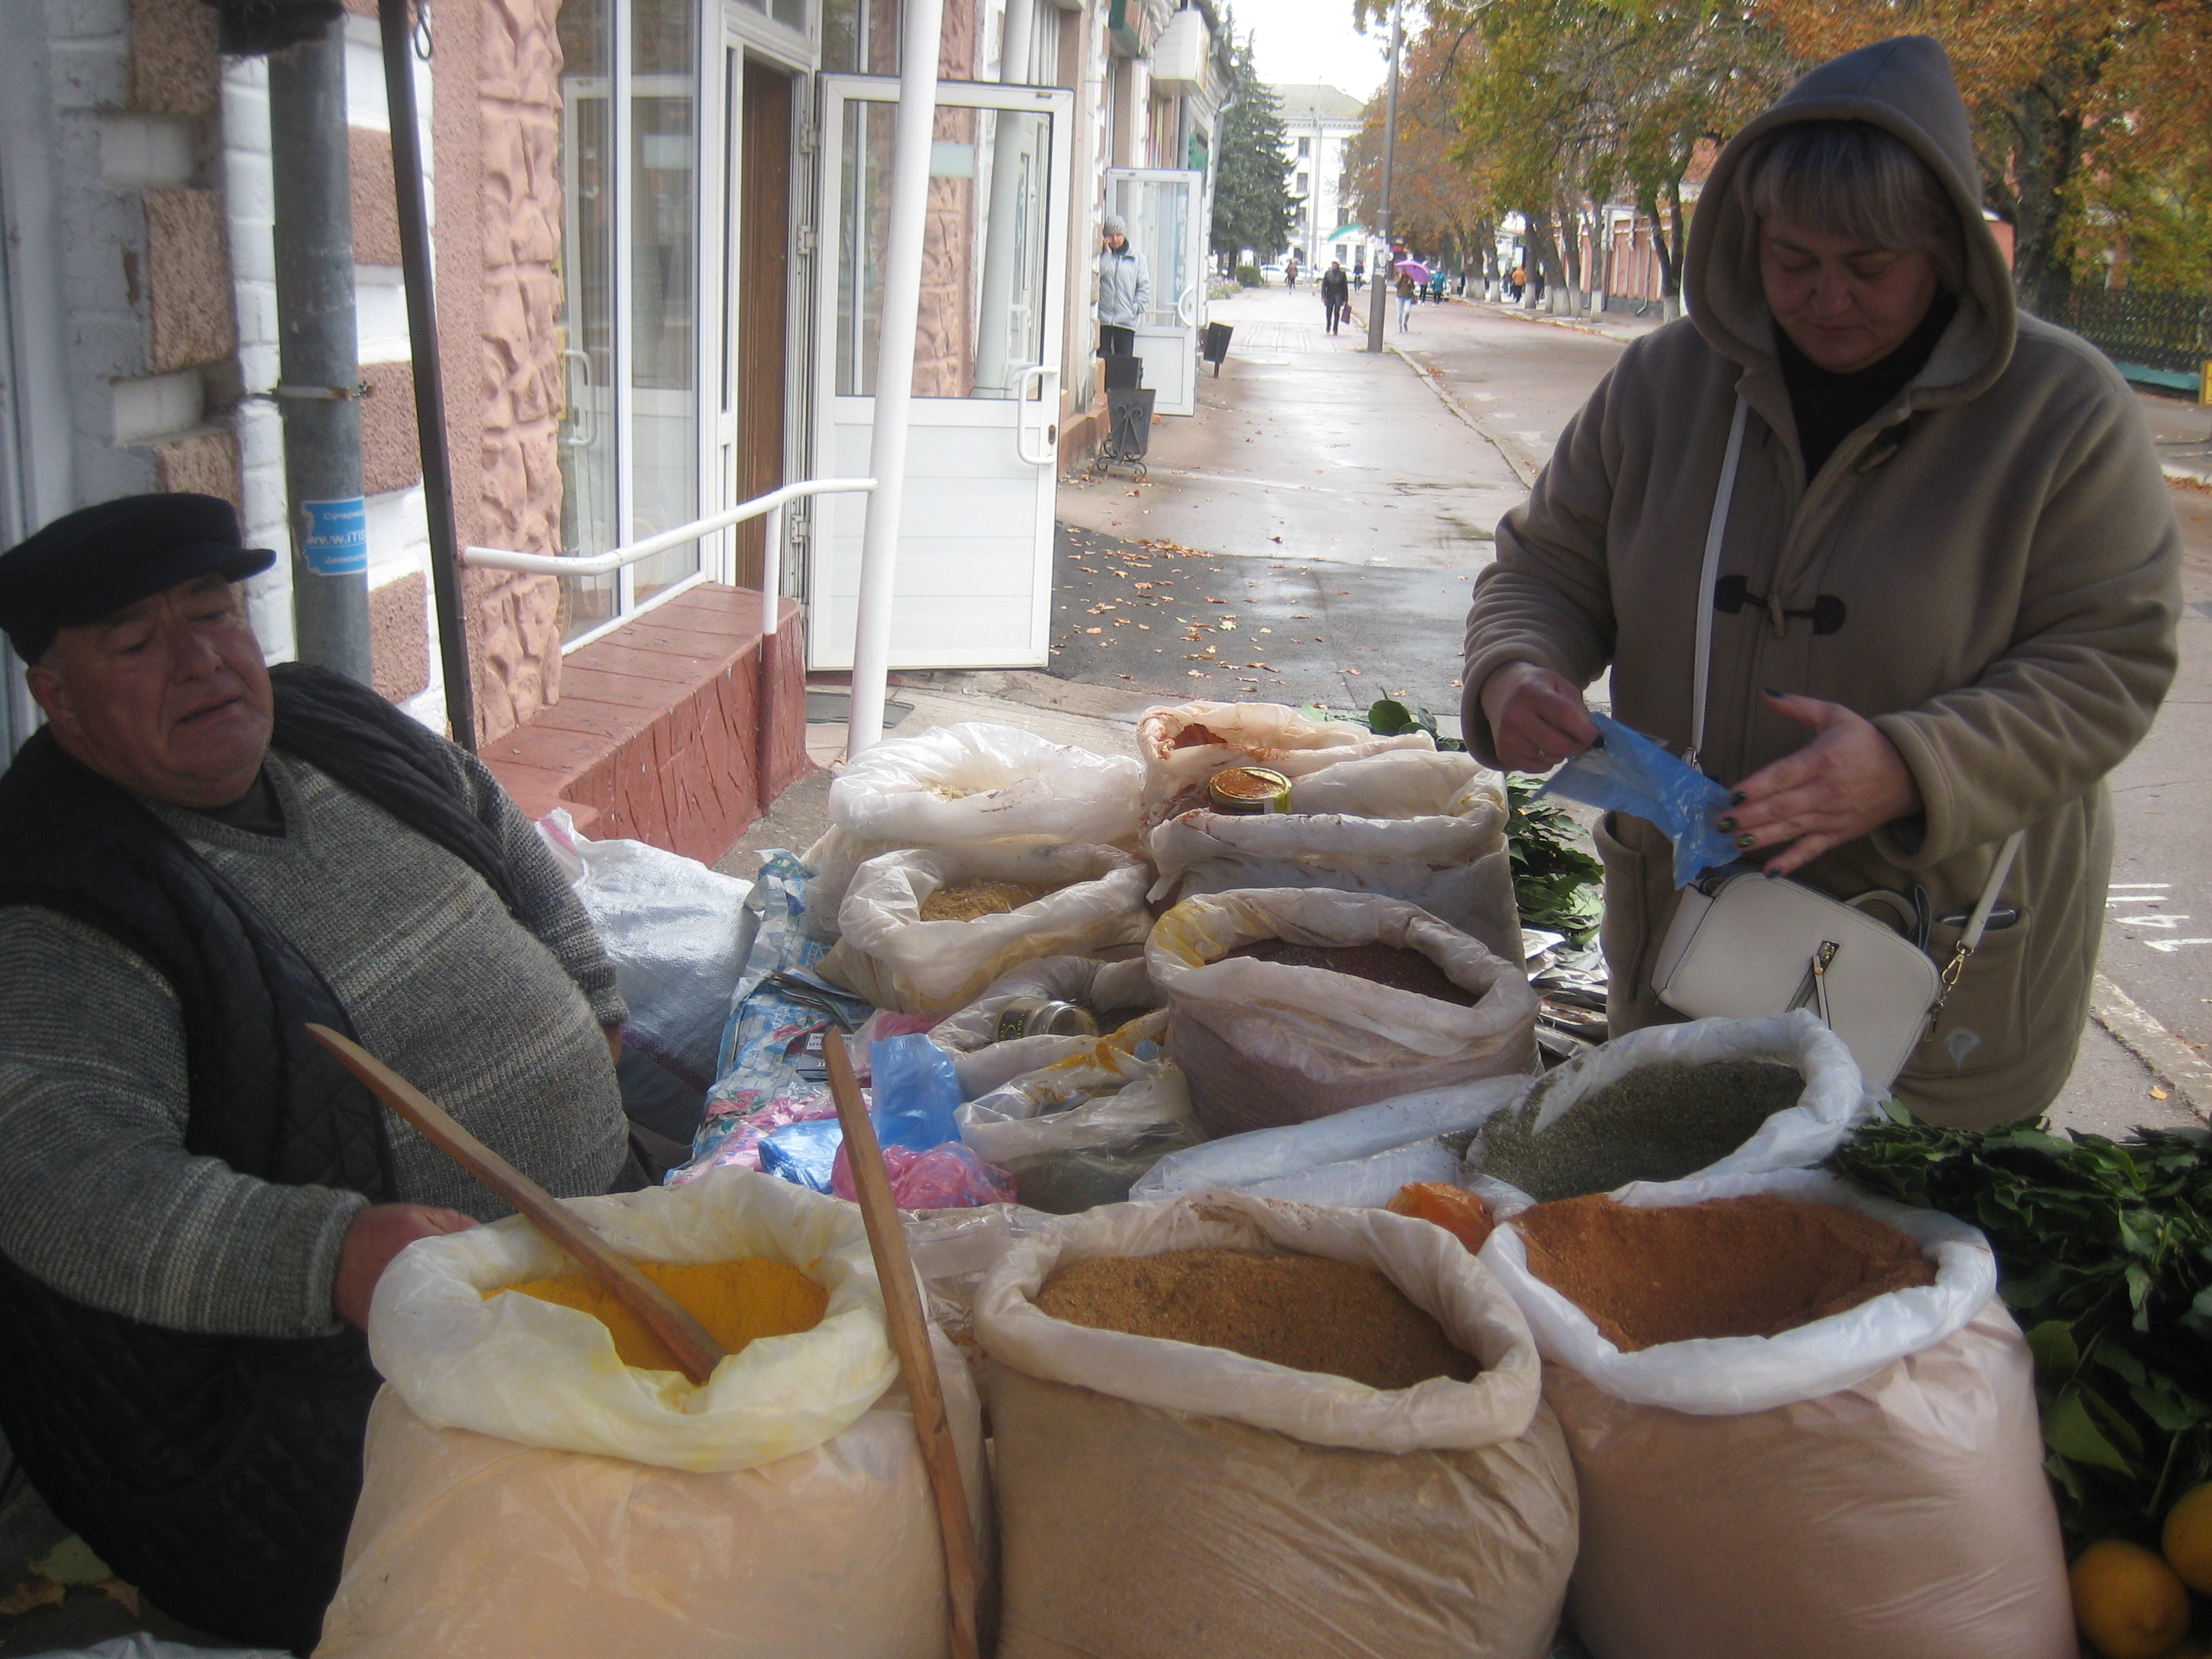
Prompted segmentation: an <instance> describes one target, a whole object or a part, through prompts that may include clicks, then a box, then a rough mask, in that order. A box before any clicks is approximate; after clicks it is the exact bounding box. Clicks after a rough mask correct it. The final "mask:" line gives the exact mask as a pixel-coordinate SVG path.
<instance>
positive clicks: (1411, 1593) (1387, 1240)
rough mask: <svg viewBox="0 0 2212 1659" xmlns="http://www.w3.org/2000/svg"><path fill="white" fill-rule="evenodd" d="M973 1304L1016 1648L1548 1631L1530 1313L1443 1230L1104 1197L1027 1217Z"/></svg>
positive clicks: (1544, 1457) (1379, 1658)
mask: <svg viewBox="0 0 2212 1659" xmlns="http://www.w3.org/2000/svg"><path fill="white" fill-rule="evenodd" d="M1040 1304H1042V1306H1041V1305H1040ZM1045 1309H1058V1310H1060V1316H1054V1314H1052V1313H1048V1312H1047V1311H1045ZM1153 1331H1160V1332H1173V1333H1176V1334H1174V1335H1156V1334H1146V1333H1149V1332H1153ZM975 1333H976V1335H977V1337H978V1339H979V1340H981V1343H982V1345H983V1348H984V1351H985V1352H987V1354H988V1355H989V1356H990V1358H991V1362H992V1363H991V1367H990V1372H991V1399H992V1421H993V1425H994V1480H995V1483H996V1490H997V1497H998V1509H999V1515H1000V1549H1001V1553H1002V1558H1003V1564H1004V1565H1003V1579H1002V1582H1003V1585H1004V1595H1003V1601H1002V1605H1003V1609H1004V1611H1003V1614H1002V1618H1001V1624H1000V1644H999V1655H1000V1659H1070V1656H1076V1655H1080V1656H1084V1659H1222V1656H1229V1655H1238V1656H1245V1655H1249V1656H1261V1655H1265V1656H1267V1659H1405V1656H1407V1655H1411V1654H1450V1655H1452V1656H1454V1659H1492V1656H1496V1659H1508V1656H1510V1659H1540V1656H1542V1655H1545V1654H1547V1653H1548V1652H1549V1651H1550V1644H1551V1638H1552V1632H1553V1626H1554V1624H1555V1622H1556V1620H1557V1619H1558V1616H1559V1604H1560V1598H1561V1595H1562V1593H1563V1591H1564V1589H1565V1583H1566V1578H1567V1574H1568V1572H1569V1571H1570V1569H1571V1566H1572V1565H1573V1561H1574V1555H1575V1536H1576V1504H1575V1491H1574V1483H1573V1480H1572V1477H1571V1474H1570V1471H1569V1468H1568V1464H1567V1459H1566V1455H1565V1449H1564V1447H1563V1446H1562V1444H1561V1442H1560V1438H1559V1430H1558V1428H1557V1426H1556V1425H1555V1424H1554V1423H1553V1421H1552V1418H1551V1413H1549V1412H1548V1411H1547V1409H1546V1408H1545V1407H1544V1406H1543V1404H1542V1402H1541V1399H1540V1398H1539V1386H1538V1366H1537V1361H1536V1356H1535V1352H1534V1348H1533V1347H1532V1346H1531V1345H1530V1343H1529V1340H1528V1332H1527V1327H1526V1326H1525V1324H1523V1323H1522V1321H1521V1319H1520V1318H1519V1316H1518V1315H1517V1314H1516V1311H1515V1310H1514V1308H1513V1306H1512V1304H1511V1303H1510V1301H1509V1300H1508V1299H1507V1298H1506V1297H1504V1295H1503V1294H1502V1293H1501V1292H1500V1291H1499V1290H1498V1287H1497V1285H1495V1283H1494V1282H1493V1281H1492V1279H1490V1277H1489V1275H1488V1274H1487V1273H1485V1272H1484V1271H1483V1270H1482V1268H1481V1267H1480V1264H1479V1263H1478V1262H1477V1261H1475V1259H1474V1257H1472V1256H1470V1255H1468V1253H1467V1251H1466V1250H1465V1249H1463V1248H1462V1246H1461V1245H1460V1243H1459V1242H1458V1241H1457V1240H1456V1239H1455V1238H1453V1237H1450V1236H1449V1234H1447V1233H1445V1232H1444V1231H1443V1230H1442V1229H1440V1228H1437V1227H1434V1226H1431V1225H1430V1224H1428V1223H1427V1222H1422V1221H1414V1220H1412V1219H1410V1218H1406V1217H1403V1216H1395V1215H1392V1214H1389V1212H1386V1211H1382V1210H1358V1211H1354V1210H1329V1209H1319V1208H1314V1207H1311V1206H1304V1205H1291V1204H1267V1203H1262V1202H1260V1201H1258V1200H1252V1199H1248V1198H1243V1197H1239V1196H1237V1195H1235V1194H1222V1193H1210V1194H1204V1195H1202V1196H1196V1197H1192V1198H1185V1199H1178V1200H1174V1201H1172V1202H1170V1203H1165V1204H1144V1205H1112V1206H1107V1207H1106V1208H1103V1209H1098V1210H1093V1211H1091V1212H1089V1213H1088V1214H1086V1215H1081V1216H1073V1217H1070V1218H1067V1219H1066V1220H1064V1221H1060V1222H1058V1223H1052V1224H1046V1225H1042V1226H1041V1227H1039V1228H1038V1229H1036V1231H1033V1232H1031V1233H1030V1234H1029V1235H1028V1236H1027V1237H1022V1238H1019V1239H1017V1240H1015V1241H1014V1243H1012V1247H1011V1248H1010V1249H1008V1251H1007V1253H1006V1255H1005V1256H1004V1257H1003V1258H1002V1259H1001V1260H1000V1262H999V1263H998V1265H997V1266H996V1267H994V1268H993V1269H992V1271H991V1272H990V1273H989V1274H988V1275H987V1277H986V1279H984V1281H983V1285H982V1288H981V1291H979V1292H978V1294H977V1297H976V1301H975ZM1255 1354H1257V1355H1261V1356H1273V1357H1272V1358H1269V1357H1254V1356H1255ZM1349 1373H1359V1374H1362V1375H1364V1376H1366V1377H1368V1378H1369V1379H1370V1381H1360V1380H1356V1379H1355V1377H1354V1376H1352V1375H1351V1374H1349ZM1421 1378H1425V1380H1415V1379H1421ZM1462 1379H1463V1380H1462ZM1377 1385H1381V1386H1377Z"/></svg>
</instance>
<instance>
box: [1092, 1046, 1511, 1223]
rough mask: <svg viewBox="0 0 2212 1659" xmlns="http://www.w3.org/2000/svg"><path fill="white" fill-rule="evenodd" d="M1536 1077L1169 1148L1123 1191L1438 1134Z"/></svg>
mask: <svg viewBox="0 0 2212 1659" xmlns="http://www.w3.org/2000/svg"><path fill="white" fill-rule="evenodd" d="M1534 1083H1535V1079H1534V1078H1529V1077H1519V1076H1515V1077H1501V1078H1491V1079H1486V1081H1484V1082H1481V1083H1470V1084H1468V1085H1464V1086H1463V1087H1461V1088H1456V1089H1432V1090H1430V1091H1427V1092H1426V1093H1424V1094H1413V1095H1400V1096H1396V1097H1393V1098H1392V1099H1389V1100H1378V1101H1376V1102H1375V1103H1374V1104H1372V1105H1370V1106H1355V1107H1353V1108H1352V1109H1351V1110H1350V1111H1348V1112H1338V1113H1335V1114H1334V1115H1332V1116H1328V1117H1320V1118H1315V1119H1313V1120H1312V1121H1310V1122H1306V1123H1286V1124H1284V1125H1283V1126H1281V1127H1279V1128H1273V1129H1248V1130H1246V1131H1245V1132H1244V1133H1243V1134H1238V1135H1225V1136H1224V1137H1223V1138H1222V1139H1219V1140H1209V1141H1207V1142H1206V1144H1205V1145H1204V1146H1189V1147H1186V1148H1185V1149H1184V1150H1182V1152H1170V1153H1169V1154H1168V1155H1167V1156H1166V1157H1165V1158H1162V1159H1161V1160H1160V1161H1159V1162H1158V1164H1154V1165H1152V1168H1151V1169H1150V1170H1146V1173H1145V1176H1144V1178H1143V1179H1142V1180H1140V1181H1139V1182H1137V1184H1136V1186H1135V1187H1134V1188H1131V1190H1130V1193H1129V1196H1130V1197H1131V1198H1133V1199H1152V1198H1165V1197H1167V1196H1169V1195H1170V1194H1174V1193H1182V1192H1191V1191H1194V1190H1195V1189H1196V1188H1200V1187H1237V1188H1246V1189H1249V1188H1251V1187H1252V1186H1254V1185H1255V1183H1258V1182H1271V1181H1279V1180H1282V1179H1285V1178H1286V1177H1291V1176H1298V1175H1302V1174H1304V1173H1305V1172H1306V1171H1308V1170H1317V1169H1321V1168H1322V1167H1324V1166H1328V1165H1334V1164H1343V1163H1347V1162H1358V1161H1360V1160H1364V1159H1366V1158H1372V1157H1373V1156H1374V1155H1375V1154H1376V1153H1378V1152H1390V1151H1392V1150H1394V1149H1395V1148H1397V1147H1401V1146H1410V1145H1412V1144H1413V1143H1415V1142H1417V1141H1431V1140H1433V1139H1435V1138H1436V1137H1437V1136H1438V1135H1448V1134H1453V1133H1459V1132H1462V1131H1464V1130H1468V1129H1474V1128H1478V1127H1480V1126H1481V1125H1482V1124H1484V1123H1486V1122H1487V1121H1489V1120H1490V1119H1491V1118H1492V1116H1494V1115H1496V1114H1498V1113H1499V1112H1502V1111H1510V1110H1511V1109H1513V1108H1514V1107H1516V1106H1517V1105H1519V1104H1520V1103H1521V1100H1522V1097H1524V1096H1525V1095H1527V1094H1528V1091H1529V1089H1530V1088H1531V1087H1532V1086H1533V1085H1534ZM1447 1178H1449V1177H1447Z"/></svg>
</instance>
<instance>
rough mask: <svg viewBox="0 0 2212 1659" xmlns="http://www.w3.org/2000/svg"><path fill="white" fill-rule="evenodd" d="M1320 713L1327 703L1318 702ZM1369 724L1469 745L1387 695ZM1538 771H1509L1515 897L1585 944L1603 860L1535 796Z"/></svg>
mask: <svg viewBox="0 0 2212 1659" xmlns="http://www.w3.org/2000/svg"><path fill="white" fill-rule="evenodd" d="M1309 712H1311V713H1313V714H1316V717H1320V716H1322V714H1324V713H1325V711H1322V710H1319V709H1313V710H1310V711H1309ZM1367 729H1368V730H1369V731H1370V732H1374V733H1376V735H1377V736H1379V737H1385V738H1390V737H1395V736H1397V734H1398V733H1399V732H1415V731H1419V732H1427V733H1428V734H1429V735H1430V736H1431V737H1432V738H1437V748H1439V749H1454V750H1458V749H1465V748H1466V747H1467V745H1466V744H1463V743H1462V742H1461V741H1460V740H1459V739H1458V738H1438V737H1437V717H1436V716H1435V715H1434V714H1431V713H1429V711H1428V710H1427V709H1425V708H1409V707H1408V706H1407V705H1406V704H1405V703H1402V702H1399V701H1398V700H1397V699H1396V698H1395V697H1385V698H1383V700H1382V701H1380V702H1376V704H1374V705H1373V706H1372V707H1371V708H1369V709H1368V711H1367ZM1539 787H1541V784H1540V782H1539V781H1538V780H1537V779H1534V778H1528V777H1522V776H1521V775H1518V774H1515V773H1509V774H1507V775H1506V779H1505V844H1506V847H1507V848H1509V849H1510V855H1511V858H1512V860H1513V902H1514V903H1515V905H1516V907H1518V908H1519V909H1520V912H1521V925H1522V927H1541V928H1543V929H1544V930H1545V931H1546V932H1547V933H1564V934H1565V935H1566V936H1567V938H1569V939H1572V940H1573V941H1574V942H1575V943H1576V944H1577V945H1587V944H1589V942H1590V939H1592V937H1594V936H1595V933H1597V924H1598V917H1599V915H1601V913H1602V911H1603V909H1604V908H1605V907H1604V898H1603V895H1604V891H1605V866H1603V865H1601V864H1600V863H1599V862H1598V861H1597V860H1595V859H1594V858H1592V857H1591V856H1590V855H1589V854H1588V853H1585V852H1583V850H1582V848H1579V847H1577V846H1576V845H1575V838H1576V836H1577V834H1578V833H1579V831H1580V826H1579V825H1577V823H1575V821H1574V819H1573V818H1572V817H1569V816H1568V814H1567V813H1566V811H1565V810H1564V809H1563V808H1560V807H1558V806H1554V805H1552V803H1551V802H1549V801H1540V800H1538V799H1536V798H1535V796H1536V791H1537V789H1538V788H1539Z"/></svg>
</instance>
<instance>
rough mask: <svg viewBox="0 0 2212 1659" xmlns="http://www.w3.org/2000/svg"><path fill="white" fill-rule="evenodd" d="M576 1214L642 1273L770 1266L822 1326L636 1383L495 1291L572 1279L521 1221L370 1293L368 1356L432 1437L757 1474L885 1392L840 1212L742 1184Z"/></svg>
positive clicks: (855, 1219)
mask: <svg viewBox="0 0 2212 1659" xmlns="http://www.w3.org/2000/svg"><path fill="white" fill-rule="evenodd" d="M568 1206H569V1207H570V1208H571V1209H573V1210H574V1211H576V1212H578V1214H580V1216H582V1217H583V1218H585V1220H586V1221H587V1222H588V1223H589V1224H590V1225H591V1226H592V1229H593V1231H596V1232H598V1233H599V1236H600V1237H602V1238H604V1239H605V1240H606V1242H607V1243H609V1244H611V1246H613V1247H614V1248H615V1249H617V1250H618V1251H620V1252H621V1253H622V1254H623V1255H629V1256H634V1257H636V1258H639V1259H641V1260H644V1261H731V1260H733V1259H737V1258H741V1257H745V1256H765V1257H767V1258H768V1259H769V1260H770V1261H781V1262H784V1263H787V1265H789V1266H791V1267H797V1268H799V1270H800V1271H801V1272H802V1273H805V1274H806V1276H807V1277H808V1278H810V1279H813V1280H814V1281H815V1283H817V1285H821V1286H822V1287H823V1290H825V1291H828V1292H829V1305H828V1307H827V1308H826V1309H825V1310H823V1316H822V1322H821V1323H820V1324H818V1325H817V1326H816V1327H815V1328H813V1329H812V1330H811V1331H807V1332H805V1333H803V1334H799V1335H796V1336H779V1337H769V1338H765V1339H763V1340H759V1341H757V1342H754V1343H752V1344H751V1345H750V1346H748V1347H747V1348H746V1349H745V1350H744V1352H742V1353H738V1354H732V1355H731V1356H730V1357H729V1358H726V1359H725V1360H723V1361H722V1363H721V1364H720V1365H718V1366H717V1367H715V1370H714V1376H712V1377H710V1378H708V1381H707V1383H705V1385H704V1386H703V1387H700V1388H696V1389H695V1388H694V1387H693V1386H692V1385H691V1384H690V1383H688V1382H687V1381H685V1380H684V1377H683V1376H680V1375H678V1373H677V1372H674V1371H643V1370H633V1369H631V1368H630V1367H629V1366H627V1365H625V1364H623V1363H622V1361H621V1360H620V1359H619V1358H617V1357H616V1354H615V1346H614V1339H613V1338H612V1337H611V1335H609V1334H608V1332H607V1328H606V1327H605V1325H603V1324H601V1323H600V1322H599V1321H598V1320H596V1319H594V1318H592V1316H591V1315H589V1314H587V1313H584V1312H581V1311H580V1310H576V1309H574V1308H563V1307H559V1306H556V1304H552V1303H550V1302H544V1301H540V1300H539V1299H538V1298H537V1297H527V1296H501V1295H492V1294H489V1292H492V1291H497V1290H498V1289H500V1288H501V1286H504V1285H517V1284H520V1283H523V1282H524V1281H526V1280H528V1279H542V1278H544V1277H546V1276H548V1275H550V1274H553V1273H566V1272H568V1271H571V1270H572V1268H573V1264H572V1263H571V1262H570V1261H569V1260H568V1256H567V1255H564V1254H563V1253H562V1251H561V1249H559V1248H558V1247H557V1246H556V1245H555V1244H554V1243H553V1242H552V1241H551V1240H550V1239H549V1238H547V1237H545V1235H544V1234H543V1233H541V1232H539V1231H538V1230H537V1229H536V1228H535V1227H533V1226H532V1225H529V1223H527V1222H526V1221H524V1220H523V1219H521V1218H520V1217H509V1218H507V1220H505V1221H500V1222H495V1223H494V1224H492V1225H490V1226H488V1227H476V1228H471V1230H470V1231H466V1232H459V1233H448V1234H447V1235H445V1236H444V1237H441V1238H435V1239H425V1240H422V1241H421V1242H419V1243H416V1244H415V1245H411V1246H410V1247H409V1248H408V1249H405V1250H404V1251H402V1252H401V1253H400V1255H398V1257H397V1258H395V1259H394V1260H393V1261H392V1266H391V1267H388V1268H386V1270H385V1273H384V1276H383V1278H382V1279H379V1280H378V1281H377V1286H376V1296H375V1299H374V1302H373V1303H372V1304H371V1305H370V1309H369V1316H368V1343H369V1353H370V1356H371V1358H374V1360H375V1362H376V1369H377V1370H379V1371H380V1372H381V1373H382V1374H383V1376H384V1379H385V1381H386V1383H390V1384H391V1386H392V1388H393V1389H395V1390H397V1391H398V1395H399V1396H400V1397H401V1398H402V1399H403V1400H404V1401H406V1403H407V1406H408V1408H409V1409H410V1411H411V1412H412V1413H414V1414H415V1416H416V1417H417V1418H419V1419H422V1422H423V1423H424V1424H426V1425H428V1426H429V1427H430V1428H433V1429H444V1428H456V1429H473V1430H475V1431H477V1432H478V1433H481V1434H489V1435H496V1436H498V1437H501V1438H502V1439H507V1440H515V1441H520V1442H521V1443H524V1444H526V1445H532V1446H544V1447H550V1448H553V1449H559V1450H563V1451H577V1452H592V1453H597V1454H599V1455H604V1456H608V1457H619V1458H624V1459H627V1460H629V1461H630V1462H638V1463H652V1464H655V1465H658V1466H659V1467H661V1468H671V1469H690V1470H695V1471H699V1472H715V1471H720V1470H727V1469H750V1468H759V1467H760V1466H761V1465H763V1464H764V1463H769V1462H774V1461H775V1459H777V1458H780V1457H789V1456H793V1455H796V1454H798V1453H799V1452H803V1451H806V1450H809V1449H811V1448H813V1447H815V1446H818V1445H820V1444H821V1443H823V1441H825V1440H828V1439H829V1438H831V1437H833V1436H835V1435H837V1434H839V1433H842V1431H844V1430H846V1429H847V1428H849V1427H850V1426H851V1425H853V1424H854V1422H856V1421H858V1420H859V1419H860V1415H861V1413H864V1412H866V1410H867V1409H868V1408H869V1407H871V1406H872V1405H874V1404H875V1402H876V1400H877V1399H878V1396H880V1395H882V1393H883V1392H884V1389H887V1388H889V1387H890V1384H891V1381H892V1379H893V1377H894V1376H896V1373H897V1370H898V1366H897V1362H896V1360H894V1359H893V1358H892V1357H891V1351H890V1340H889V1338H888V1337H886V1335H885V1334H884V1297H883V1287H882V1285H881V1284H880V1283H879V1282H878V1279H877V1278H876V1267H875V1261H874V1260H873V1258H872V1256H871V1255H869V1253H868V1241H867V1236H866V1231H865V1230H864V1229H863V1228H862V1226H861V1225H860V1212H859V1211H858V1210H856V1209H854V1207H853V1206H851V1205H849V1204H841V1203H839V1202H838V1201H837V1200H835V1199H832V1198H828V1197H825V1196H823V1194H819V1193H813V1192H809V1191H808V1190H807V1189H805V1188H803V1187H798V1186H794V1185H793V1184H792V1183H791V1182H787V1181H778V1180H776V1179H775V1178H774V1177H773V1176H763V1175H757V1174H755V1173H753V1172H752V1171H750V1170H714V1171H713V1172H712V1173H710V1174H708V1175H705V1176H701V1177H700V1178H699V1179H698V1180H696V1181H695V1182H691V1183H690V1184H689V1185H688V1186H684V1187H675V1188H668V1187H655V1188H647V1189H646V1190H644V1191H642V1192H635V1193H621V1194H616V1195H614V1196H612V1197H608V1198H580V1199H572V1200H568Z"/></svg>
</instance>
